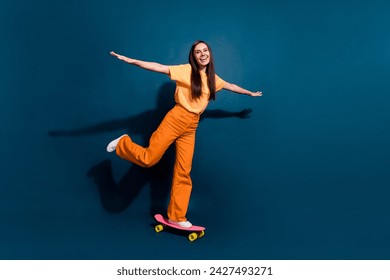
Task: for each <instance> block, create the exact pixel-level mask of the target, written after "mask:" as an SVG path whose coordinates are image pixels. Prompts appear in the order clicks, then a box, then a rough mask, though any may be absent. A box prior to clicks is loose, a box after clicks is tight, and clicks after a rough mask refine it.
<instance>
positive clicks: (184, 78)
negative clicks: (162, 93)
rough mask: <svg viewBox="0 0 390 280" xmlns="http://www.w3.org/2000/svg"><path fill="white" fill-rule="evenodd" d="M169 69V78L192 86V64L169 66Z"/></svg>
mask: <svg viewBox="0 0 390 280" xmlns="http://www.w3.org/2000/svg"><path fill="white" fill-rule="evenodd" d="M168 68H169V77H170V78H171V80H173V81H177V82H179V83H185V84H190V83H191V65H190V64H181V65H173V66H168Z"/></svg>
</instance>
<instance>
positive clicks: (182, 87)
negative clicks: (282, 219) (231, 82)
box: [169, 64, 225, 114]
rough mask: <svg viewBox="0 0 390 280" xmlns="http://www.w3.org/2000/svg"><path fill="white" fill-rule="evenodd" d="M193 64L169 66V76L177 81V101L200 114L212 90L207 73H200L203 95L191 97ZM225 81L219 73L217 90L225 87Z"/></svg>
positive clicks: (216, 80)
mask: <svg viewBox="0 0 390 280" xmlns="http://www.w3.org/2000/svg"><path fill="white" fill-rule="evenodd" d="M191 71H192V69H191V65H190V64H182V65H174V66H169V76H170V77H171V80H173V81H176V91H175V101H176V103H178V104H179V105H181V106H183V107H184V108H185V109H187V110H188V111H190V112H193V113H196V114H200V113H202V112H203V111H204V110H205V109H206V107H207V105H208V103H209V97H210V90H209V87H208V86H207V74H206V73H204V72H201V73H200V76H201V79H202V95H201V96H200V98H199V99H197V100H192V98H191ZM224 85H225V81H224V80H222V79H221V78H220V77H218V75H215V91H216V92H217V91H220V90H221V89H223V87H224Z"/></svg>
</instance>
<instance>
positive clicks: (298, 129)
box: [0, 0, 390, 259]
mask: <svg viewBox="0 0 390 280" xmlns="http://www.w3.org/2000/svg"><path fill="white" fill-rule="evenodd" d="M389 12H390V3H389V2H388V1H385V0H383V1H380V0H371V1H356V0H354V1H352V0H346V1H334V0H330V1H329V0H328V1H308V0H299V1H271V0H269V1H252V0H248V1H239V2H237V1H226V0H224V1H209V2H208V1H206V2H204V1H203V2H196V1H182V0H180V1H157V0H156V1H124V0H122V1H75V0H70V1H45V0H41V1H26V0H25V1H22V0H13V1H6V2H4V1H3V3H2V8H1V11H0V32H1V44H0V50H1V60H2V61H1V64H0V67H1V68H0V74H1V75H0V84H1V105H0V115H1V118H0V121H1V123H0V141H1V142H0V143H1V149H0V160H1V161H0V162H1V176H0V186H1V188H0V202H1V203H0V258H1V259H389V252H390V222H389V210H390V203H389V196H390V189H389V186H390V177H389V174H390V172H389V171H390V170H389V169H390V168H389V166H390V165H389V158H390V149H389V141H390V130H389V125H390V113H389V105H390V96H389V92H390V79H389V74H390V66H389V65H390V36H389V30H390V19H389ZM197 39H203V40H206V41H207V42H209V43H210V44H211V46H212V48H213V51H214V54H215V62H216V68H217V73H218V74H219V75H220V76H221V77H222V78H223V79H225V80H227V81H229V82H233V83H237V84H239V85H242V86H243V87H245V88H248V89H251V90H262V91H263V92H264V96H263V97H261V98H250V97H247V96H240V95H237V94H233V93H230V92H226V91H222V92H220V93H219V94H218V98H217V101H216V102H213V103H212V104H210V106H209V111H208V113H205V116H204V118H203V120H202V121H201V123H200V126H199V129H198V133H197V143H196V154H195V158H194V163H193V172H192V177H193V181H194V190H193V195H192V199H191V205H190V209H189V213H188V218H189V219H190V220H191V221H192V222H193V223H195V224H201V225H204V226H206V227H207V231H206V236H205V237H204V238H203V239H202V240H200V241H198V242H195V243H189V242H188V241H187V240H186V237H185V236H182V235H180V234H175V233H168V232H165V233H160V234H157V233H155V232H154V230H153V228H152V224H153V223H154V221H153V218H152V215H153V214H154V213H155V212H157V211H162V210H164V209H165V207H166V204H167V196H168V193H169V188H170V179H171V172H172V161H173V153H172V152H173V151H172V150H170V151H169V152H168V153H167V154H166V156H165V157H164V158H163V160H162V161H161V163H160V164H159V165H157V166H156V167H154V168H152V169H148V170H145V169H141V168H138V167H135V166H133V165H132V164H130V163H128V162H125V161H123V160H121V159H119V158H117V157H116V156H114V155H112V154H108V153H106V152H105V147H106V145H107V143H108V142H109V141H110V140H112V139H113V138H116V137H117V136H119V135H121V134H123V133H129V134H131V135H132V136H133V137H134V138H135V140H136V141H137V142H139V143H142V144H145V143H147V139H148V137H149V136H150V134H151V132H152V131H153V130H154V129H155V128H156V127H157V125H158V123H159V121H160V120H161V118H162V116H163V115H164V114H165V112H166V111H167V110H168V109H169V108H170V106H172V102H173V91H174V84H172V82H170V80H169V78H168V77H166V76H164V75H160V74H157V73H152V72H147V71H143V70H141V69H138V68H136V67H131V66H129V65H126V64H125V63H122V62H120V61H118V60H116V59H114V58H113V57H111V56H110V55H109V51H110V50H114V51H116V52H118V53H123V54H125V55H128V56H133V57H135V58H139V59H144V60H150V61H158V62H160V63H163V64H179V63H186V62H187V55H188V50H189V48H190V46H191V44H192V42H193V41H195V40H197ZM246 108H249V109H251V110H253V111H252V112H251V114H250V115H249V117H248V118H244V119H243V118H238V117H237V114H235V113H236V112H240V111H241V110H243V109H246Z"/></svg>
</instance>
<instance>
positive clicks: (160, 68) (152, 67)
mask: <svg viewBox="0 0 390 280" xmlns="http://www.w3.org/2000/svg"><path fill="white" fill-rule="evenodd" d="M110 54H111V55H112V56H115V57H116V58H118V59H120V60H122V61H124V62H127V63H129V64H133V65H136V66H138V67H141V68H143V69H146V70H149V71H153V72H158V73H163V74H167V75H169V68H168V66H167V65H162V64H160V63H156V62H148V61H142V60H137V59H134V58H129V57H126V56H124V55H120V54H117V53H115V52H110Z"/></svg>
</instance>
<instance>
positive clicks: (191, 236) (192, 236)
mask: <svg viewBox="0 0 390 280" xmlns="http://www.w3.org/2000/svg"><path fill="white" fill-rule="evenodd" d="M196 239H198V235H197V234H196V233H195V232H193V233H191V234H190V235H188V240H189V241H191V242H192V241H195V240H196Z"/></svg>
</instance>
